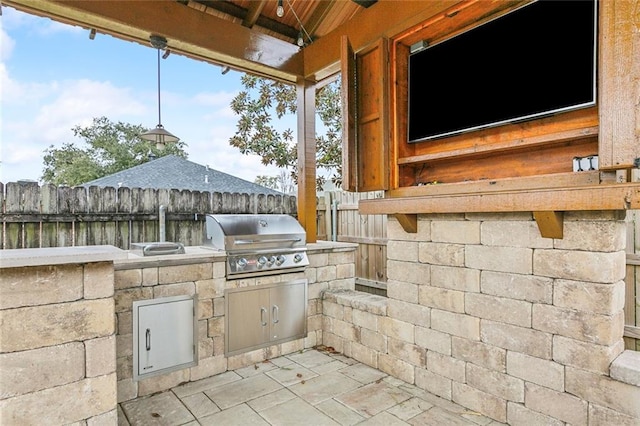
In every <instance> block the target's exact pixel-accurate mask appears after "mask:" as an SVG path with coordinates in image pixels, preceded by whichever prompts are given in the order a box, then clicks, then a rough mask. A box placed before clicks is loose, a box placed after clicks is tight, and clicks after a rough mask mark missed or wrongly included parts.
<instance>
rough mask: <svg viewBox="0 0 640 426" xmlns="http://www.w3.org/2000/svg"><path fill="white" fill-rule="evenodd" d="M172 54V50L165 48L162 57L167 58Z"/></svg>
mask: <svg viewBox="0 0 640 426" xmlns="http://www.w3.org/2000/svg"><path fill="white" fill-rule="evenodd" d="M169 55H171V51H170V50H169V49H167V50H165V51H164V53H163V54H162V59H167V58H168V57H169Z"/></svg>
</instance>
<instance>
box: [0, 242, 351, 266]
mask: <svg viewBox="0 0 640 426" xmlns="http://www.w3.org/2000/svg"><path fill="white" fill-rule="evenodd" d="M357 247H358V245H357V244H355V243H342V242H336V241H318V242H316V243H309V244H307V251H308V252H310V253H314V252H323V251H334V252H335V251H352V250H355V249H356V248H357ZM224 256H225V252H224V251H221V250H216V249H212V248H209V247H205V246H193V247H185V253H184V254H172V255H161V256H138V255H136V254H134V253H131V252H129V251H126V250H122V249H119V248H117V247H115V246H111V245H102V246H75V247H46V248H27V249H8V250H0V268H19V267H23V266H44V265H64V264H73V263H92V262H110V261H112V262H114V263H117V264H120V265H126V264H128V263H139V262H141V261H142V262H158V261H162V260H170V259H171V260H176V261H178V260H186V259H198V258H216V257H219V258H222V257H224Z"/></svg>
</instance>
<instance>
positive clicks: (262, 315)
mask: <svg viewBox="0 0 640 426" xmlns="http://www.w3.org/2000/svg"><path fill="white" fill-rule="evenodd" d="M260 322H261V323H262V326H263V327H266V326H267V308H265V307H262V308H260Z"/></svg>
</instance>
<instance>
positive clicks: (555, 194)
mask: <svg viewBox="0 0 640 426" xmlns="http://www.w3.org/2000/svg"><path fill="white" fill-rule="evenodd" d="M446 186H447V185H442V187H441V188H439V189H440V191H441V192H440V193H439V194H438V195H422V196H414V197H392V198H381V199H374V200H360V204H359V210H360V213H361V214H394V215H400V216H399V217H398V218H399V221H400V223H401V224H402V225H403V226H404V227H405V230H406V231H407V232H416V227H415V226H414V224H415V223H416V216H417V215H418V214H420V213H506V212H533V213H534V217H535V218H536V221H537V222H538V226H539V228H540V231H541V233H542V235H543V236H544V237H548V238H562V225H561V224H562V216H561V212H565V211H584V210H631V209H640V183H639V182H634V183H606V184H599V185H587V186H572V187H556V188H540V189H531V188H527V189H515V190H505V191H494V192H489V191H487V192H474V193H455V194H446V193H444V192H443V191H444V190H445V189H446V188H445V187H446ZM542 212H553V214H542ZM405 224H406V226H405Z"/></svg>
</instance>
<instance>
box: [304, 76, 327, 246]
mask: <svg viewBox="0 0 640 426" xmlns="http://www.w3.org/2000/svg"><path fill="white" fill-rule="evenodd" d="M296 90H297V94H298V113H297V116H298V221H299V222H300V224H301V225H302V227H303V228H304V229H305V230H306V231H307V242H308V243H314V242H316V239H317V229H318V224H317V222H316V204H317V203H316V124H315V123H316V121H315V120H316V118H315V117H316V86H315V84H313V82H310V81H307V80H304V79H300V80H299V81H298V83H297V85H296ZM327 233H329V230H327Z"/></svg>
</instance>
